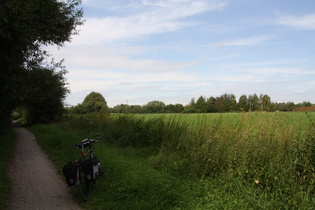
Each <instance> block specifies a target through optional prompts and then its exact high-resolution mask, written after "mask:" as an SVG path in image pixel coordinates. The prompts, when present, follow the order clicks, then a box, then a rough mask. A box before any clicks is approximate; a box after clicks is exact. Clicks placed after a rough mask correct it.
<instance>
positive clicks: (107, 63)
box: [50, 46, 197, 72]
mask: <svg viewBox="0 0 315 210" xmlns="http://www.w3.org/2000/svg"><path fill="white" fill-rule="evenodd" d="M50 51H51V52H52V53H53V54H56V55H58V57H59V59H61V58H64V57H66V64H67V66H71V68H86V69H94V68H97V69H104V70H108V69H111V70H128V71H142V72H148V71H152V72H168V71H177V70H183V69H186V68H189V67H192V66H194V65H196V64H197V62H190V61H185V62H175V61H167V60H156V59H140V58H139V59H135V58H131V57H132V56H134V55H141V54H143V53H145V50H144V49H141V48H140V47H134V48H133V47H125V48H121V49H119V50H118V49H116V48H111V47H101V46H99V47H88V46H85V47H67V48H65V49H62V50H60V51H56V50H50ZM58 57H57V60H58Z"/></svg>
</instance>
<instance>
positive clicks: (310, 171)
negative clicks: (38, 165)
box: [47, 113, 315, 209]
mask: <svg viewBox="0 0 315 210" xmlns="http://www.w3.org/2000/svg"><path fill="white" fill-rule="evenodd" d="M61 127H62V128H63V129H67V130H71V131H76V132H78V130H79V134H77V135H92V134H94V133H98V134H102V135H103V136H104V139H106V141H107V143H110V144H111V145H112V146H109V145H107V146H105V145H104V146H101V147H98V148H97V149H98V151H97V153H96V154H100V159H101V161H102V163H104V165H105V166H106V167H105V170H107V171H106V173H105V174H107V175H106V178H105V181H101V182H100V184H99V187H98V188H97V192H99V193H100V194H101V195H103V197H99V196H96V197H94V199H95V203H94V201H91V202H93V203H94V204H95V205H96V206H94V207H95V208H100V209H101V208H102V207H101V206H97V203H98V202H101V200H105V201H106V202H101V204H100V205H105V203H106V205H107V206H111V207H112V208H114V206H115V205H118V206H120V207H121V208H130V207H131V206H133V207H135V208H132V209H137V208H138V209H147V208H153V207H156V208H154V209H159V208H162V209H170V208H181V209H209V208H212V209H227V208H234V209H239V208H242V209H244V208H245V209H246V208H261V209H282V208H284V209H288V208H293V209H298V208H300V209H306V208H310V207H313V206H314V205H315V199H314V198H313V195H314V192H315V191H314V186H315V185H314V184H315V176H314V169H315V168H314V167H315V126H314V115H313V114H303V113H244V114H216V115H198V116H197V115H162V116H160V117H158V116H157V115H155V117H149V115H146V116H145V117H141V116H137V115H136V116H131V115H128V116H124V115H123V116H122V115H120V116H114V117H112V116H104V115H103V116H84V117H83V116H72V117H69V118H68V119H67V120H66V121H65V122H63V123H62V124H61ZM55 129H56V128H54V130H55ZM55 133H56V132H55ZM73 133H75V132H73ZM54 135H55V134H54ZM54 138H56V137H54ZM58 138H60V139H61V140H58V142H57V143H56V142H55V143H53V141H54V140H53V138H52V139H50V140H49V141H47V144H49V145H50V146H49V147H48V148H50V147H52V148H53V147H56V148H63V147H64V146H65V145H64V143H62V142H63V141H65V140H64V139H65V138H64V137H62V136H60V137H58ZM67 139H71V138H70V137H67ZM60 141H61V142H60ZM49 142H51V143H49ZM113 146H114V147H113ZM48 150H49V149H48ZM52 151H53V150H52ZM56 154H58V155H59V153H56ZM60 155H61V154H60ZM146 192H147V193H146ZM150 203H151V205H150ZM90 204H91V203H90ZM87 206H88V205H87ZM136 207H137V208H136Z"/></svg>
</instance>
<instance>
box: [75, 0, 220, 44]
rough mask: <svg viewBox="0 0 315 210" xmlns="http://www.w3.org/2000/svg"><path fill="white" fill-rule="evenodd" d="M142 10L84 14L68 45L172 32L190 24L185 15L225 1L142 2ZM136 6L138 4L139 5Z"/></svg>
mask: <svg viewBox="0 0 315 210" xmlns="http://www.w3.org/2000/svg"><path fill="white" fill-rule="evenodd" d="M142 3H143V4H142V7H143V9H142V10H141V12H138V13H136V14H133V15H127V16H107V17H102V18H96V17H87V18H86V22H85V24H84V25H83V26H81V27H79V30H80V36H76V37H74V38H73V43H72V44H86V45H91V44H109V43H111V42H113V41H115V40H121V39H129V38H138V37H141V36H143V35H148V34H158V33H164V32H172V31H177V30H180V29H181V28H183V27H185V26H188V25H191V24H192V22H188V21H186V20H185V18H186V17H189V16H194V15H197V14H201V13H204V12H207V11H210V10H218V9H222V8H224V7H225V6H226V4H225V3H221V2H217V1H210V2H209V1H196V0H194V1H193V0H173V1H154V3H152V2H151V1H142ZM139 6H140V5H139Z"/></svg>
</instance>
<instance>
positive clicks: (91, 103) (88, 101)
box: [72, 92, 109, 114]
mask: <svg viewBox="0 0 315 210" xmlns="http://www.w3.org/2000/svg"><path fill="white" fill-rule="evenodd" d="M108 110H109V109H108V106H107V102H106V101H105V98H104V97H103V96H102V94H100V93H97V92H91V93H90V94H88V95H87V96H86V97H85V98H84V100H83V102H82V104H78V105H77V106H75V107H73V108H72V112H73V113H77V114H87V113H94V112H108Z"/></svg>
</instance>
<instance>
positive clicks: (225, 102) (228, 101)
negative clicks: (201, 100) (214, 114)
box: [215, 93, 236, 112]
mask: <svg viewBox="0 0 315 210" xmlns="http://www.w3.org/2000/svg"><path fill="white" fill-rule="evenodd" d="M215 107H216V109H217V110H218V112H231V111H234V110H235V108H236V98H235V95H234V94H227V93H225V94H223V95H221V96H219V97H217V98H216V102H215Z"/></svg>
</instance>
